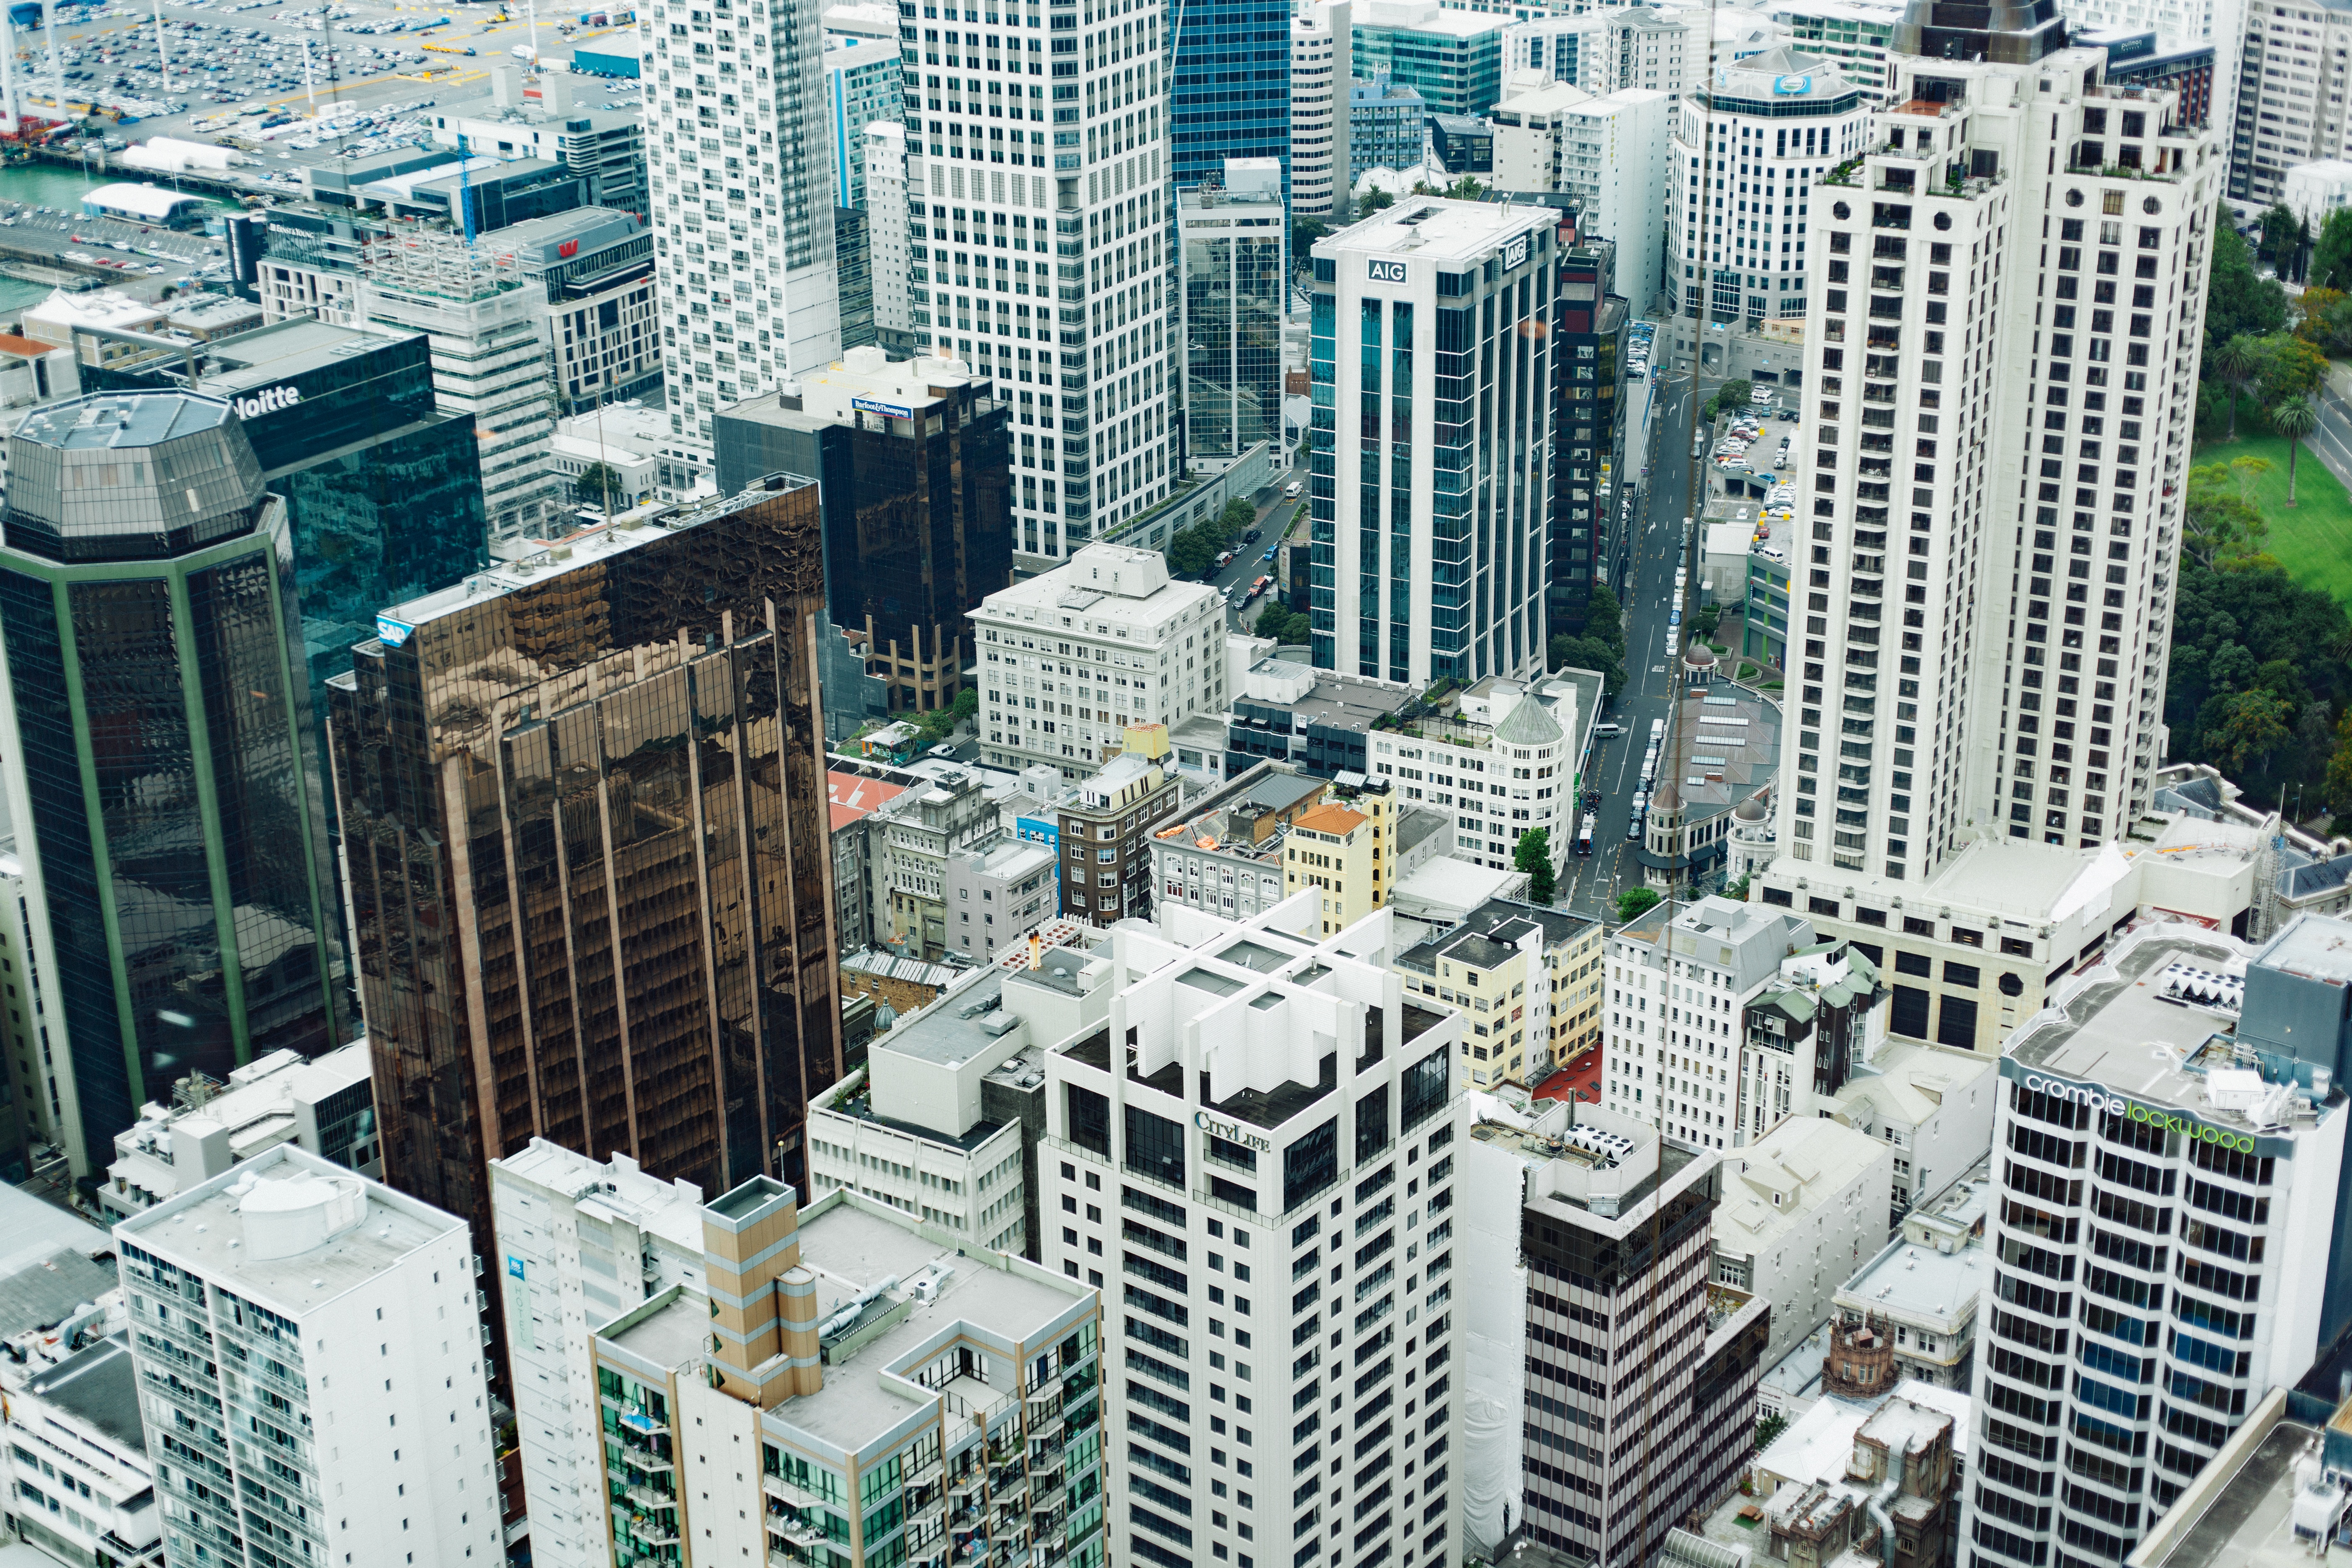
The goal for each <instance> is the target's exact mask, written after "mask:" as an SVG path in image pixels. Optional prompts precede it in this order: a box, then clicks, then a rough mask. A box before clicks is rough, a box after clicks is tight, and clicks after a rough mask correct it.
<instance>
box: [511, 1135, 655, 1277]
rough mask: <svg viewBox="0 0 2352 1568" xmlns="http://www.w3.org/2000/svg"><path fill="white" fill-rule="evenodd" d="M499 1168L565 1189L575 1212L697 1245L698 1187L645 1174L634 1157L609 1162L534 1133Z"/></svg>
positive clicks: (553, 1188)
mask: <svg viewBox="0 0 2352 1568" xmlns="http://www.w3.org/2000/svg"><path fill="white" fill-rule="evenodd" d="M494 1163H495V1164H496V1165H497V1166H498V1167H499V1169H500V1170H501V1171H504V1172H506V1173H508V1174H509V1175H513V1176H517V1177H520V1178H521V1179H522V1180H524V1181H528V1182H535V1183H537V1184H539V1185H541V1186H542V1187H545V1188H547V1189H548V1190H549V1191H551V1192H560V1193H564V1194H568V1195H570V1197H571V1198H572V1202H573V1204H575V1205H577V1206H578V1208H579V1210H580V1212H581V1213H583V1214H584V1215H592V1216H593V1217H595V1218H598V1219H602V1220H604V1221H605V1222H607V1223H608V1224H609V1223H611V1222H612V1221H614V1220H626V1221H627V1222H628V1223H629V1224H631V1225H634V1226H636V1227H637V1228H638V1229H640V1230H649V1231H652V1232H653V1233H654V1234H655V1235H656V1236H658V1237H662V1238H663V1239H664V1240H666V1241H668V1242H670V1243H672V1244H674V1245H676V1246H678V1247H685V1248H687V1249H688V1250H690V1251H694V1252H700V1251H701V1250H702V1189H701V1188H700V1187H698V1186H697V1185H696V1184H693V1183H692V1182H665V1181H659V1180H657V1179H656V1178H655V1177H652V1176H649V1175H647V1174H646V1173H645V1171H644V1170H643V1169H642V1168H640V1167H639V1165H638V1164H637V1163H636V1162H635V1160H632V1159H630V1158H629V1157H628V1156H627V1155H625V1154H616V1155H614V1157H613V1158H612V1160H611V1161H609V1162H607V1161H604V1160H592V1159H590V1158H588V1156H587V1155H585V1154H581V1153H577V1152H573V1151H572V1150H570V1149H566V1148H565V1147H563V1146H562V1144H560V1143H551V1142H548V1141H547V1140H546V1139H544V1138H533V1139H532V1140H531V1141H530V1146H529V1147H528V1148H525V1149H521V1150H519V1151H518V1152H515V1153H512V1154H509V1155H507V1156H506V1157H505V1158H504V1159H501V1160H499V1161H496V1162H494Z"/></svg>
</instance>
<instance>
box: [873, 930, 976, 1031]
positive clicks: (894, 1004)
mask: <svg viewBox="0 0 2352 1568" xmlns="http://www.w3.org/2000/svg"><path fill="white" fill-rule="evenodd" d="M968 973H971V965H970V964H962V963H931V962H929V960H927V959H920V958H904V957H901V956H899V955H898V953H895V952H878V951H877V950H876V949H874V948H870V947H868V948H860V949H859V950H858V951H857V952H853V953H850V954H849V955H848V956H846V957H845V958H844V959H843V960H842V961H841V994H842V996H843V997H844V998H845V999H846V998H848V997H851V996H871V997H872V998H873V999H874V1002H875V1005H876V1006H877V1007H887V1008H889V1009H890V1011H891V1012H892V1013H893V1014H894V1015H896V1016H898V1017H901V1018H903V1017H905V1016H907V1015H908V1014H909V1013H912V1012H914V1011H916V1010H917V1009H918V1008H922V1007H928V1006H929V1005H931V1003H932V1001H933V1000H934V999H936V998H937V997H938V995H939V994H940V992H942V991H944V990H946V989H947V988H948V987H949V986H950V985H952V984H955V983H956V982H957V981H958V980H959V979H961V978H962V977H963V976H964V975H966V974H968Z"/></svg>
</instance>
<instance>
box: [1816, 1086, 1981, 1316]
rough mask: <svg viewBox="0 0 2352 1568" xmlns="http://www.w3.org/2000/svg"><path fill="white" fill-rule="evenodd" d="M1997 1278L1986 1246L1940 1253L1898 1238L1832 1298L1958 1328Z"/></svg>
mask: <svg viewBox="0 0 2352 1568" xmlns="http://www.w3.org/2000/svg"><path fill="white" fill-rule="evenodd" d="M1831 1125H1832V1126H1833V1125H1835V1123H1832V1124H1831ZM1991 1280H1992V1255H1991V1254H1990V1253H1989V1252H1987V1251H1986V1250H1985V1249H1984V1248H1983V1247H1962V1248H1960V1249H1959V1250H1958V1251H1954V1252H1939V1251H1937V1249H1936V1248H1935V1247H1927V1246H1922V1245H1921V1244H1919V1243H1917V1242H1914V1241H1902V1240H1896V1241H1893V1242H1889V1243H1888V1244H1887V1246H1886V1247H1885V1249H1884V1250H1883V1251H1881V1252H1880V1253H1879V1255H1878V1256H1877V1257H1875V1258H1872V1259H1871V1260H1870V1261H1869V1262H1867V1263H1865V1264H1864V1265H1863V1266H1862V1267H1861V1268H1859V1269H1857V1270H1855V1272H1854V1276H1853V1279H1849V1280H1847V1281H1846V1282H1845V1283H1844V1284H1843V1285H1842V1286H1840V1287H1839V1288H1838V1291H1837V1294H1836V1295H1835V1296H1834V1297H1832V1301H1833V1302H1834V1303H1835V1304H1836V1305H1837V1306H1838V1307H1840V1308H1843V1309H1850V1310H1855V1311H1863V1312H1885V1313H1888V1314H1891V1315H1893V1316H1895V1317H1897V1318H1900V1319H1902V1320H1903V1321H1906V1322H1915V1323H1916V1322H1919V1321H1933V1322H1941V1323H1946V1324H1949V1325H1952V1326H1954V1327H1957V1326H1958V1324H1960V1323H1962V1322H1965V1321H1967V1320H1969V1318H1972V1317H1974V1316H1975V1315H1976V1310H1977V1295H1978V1292H1979V1290H1981V1289H1983V1288H1984V1287H1985V1286H1986V1285H1988V1284H1990V1283H1991Z"/></svg>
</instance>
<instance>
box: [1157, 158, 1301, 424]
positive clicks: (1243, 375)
mask: <svg viewBox="0 0 2352 1568" xmlns="http://www.w3.org/2000/svg"><path fill="white" fill-rule="evenodd" d="M1262 173H1263V174H1264V175H1265V179H1264V180H1263V184H1262V185H1261V186H1260V187H1259V188H1255V189H1243V188H1240V187H1241V186H1242V185H1243V184H1246V183H1247V172H1245V171H1244V170H1241V169H1239V168H1233V169H1230V170H1229V173H1228V177H1227V179H1226V181H1225V188H1224V189H1223V190H1218V189H1215V188H1213V187H1202V188H1200V189H1195V190H1181V191H1178V192H1177V193H1176V237H1177V243H1178V245H1179V246H1180V247H1181V249H1182V252H1183V257H1182V270H1181V281H1182V287H1183V295H1182V299H1181V308H1182V310H1183V321H1184V419H1185V432H1184V448H1185V452H1186V455H1187V456H1190V457H1193V458H1232V457H1237V456H1239V455H1240V454H1241V453H1242V452H1244V451H1245V450H1247V449H1248V448H1249V447H1252V446H1253V445H1255V444H1256V443H1257V442H1260V441H1273V442H1276V443H1277V444H1278V443H1279V442H1280V440H1281V437H1282V291H1283V287H1284V268H1283V264H1282V253H1283V249H1284V239H1285V226H1284V220H1283V208H1282V186H1281V181H1280V179H1279V177H1278V176H1279V174H1280V171H1279V170H1277V169H1276V168H1274V167H1273V166H1271V165H1270V164H1267V165H1264V166H1263V167H1262Z"/></svg>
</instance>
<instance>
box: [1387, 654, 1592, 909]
mask: <svg viewBox="0 0 2352 1568" xmlns="http://www.w3.org/2000/svg"><path fill="white" fill-rule="evenodd" d="M1579 695H1580V693H1579V691H1578V689H1577V687H1576V686H1575V684H1574V683H1573V682H1572V681H1569V680H1564V679H1563V680H1553V681H1548V682H1544V683H1542V684H1540V685H1538V684H1535V683H1531V682H1524V681H1517V680H1487V681H1482V682H1480V683H1479V684H1478V685H1476V686H1475V687H1473V688H1471V689H1470V690H1469V691H1467V692H1465V693H1464V694H1463V696H1462V698H1461V699H1460V700H1458V701H1457V702H1456V704H1455V705H1454V711H1452V712H1450V713H1443V712H1441V713H1437V714H1433V715H1431V716H1430V717H1428V718H1426V719H1423V720H1422V721H1419V722H1418V723H1417V724H1413V725H1410V726H1405V727H1401V728H1399V729H1398V730H1397V731H1395V732H1394V733H1393V734H1388V733H1382V734H1380V735H1376V736H1374V737H1372V738H1371V741H1370V746H1369V748H1368V750H1369V752H1370V756H1369V758H1368V759H1367V766H1366V770H1365V771H1366V772H1368V773H1370V775H1371V776H1372V777H1373V778H1375V779H1377V780H1381V781H1388V780H1393V781H1395V783H1396V785H1397V788H1398V790H1399V791H1400V793H1401V795H1402V799H1403V800H1404V801H1405V802H1406V803H1408V804H1416V805H1429V806H1431V807H1433V808H1436V809H1439V810H1442V811H1444V812H1445V813H1447V814H1450V815H1451V816H1453V818H1454V822H1453V828H1454V834H1453V839H1452V843H1451V846H1450V847H1449V849H1448V853H1449V854H1451V855H1452V856H1453V857H1454V858H1456V859H1462V860H1467V861H1469V862H1471V863H1472V864H1473V865H1477V866H1486V867H1491V868H1496V869H1498V870H1501V869H1508V868H1510V867H1511V865H1512V863H1513V862H1514V860H1516V859H1517V855H1518V847H1519V840H1520V838H1521V837H1523V836H1524V835H1526V834H1528V833H1533V832H1542V833H1543V834H1545V835H1546V836H1547V839H1546V842H1547V844H1548V853H1549V856H1550V858H1551V863H1552V868H1553V869H1554V871H1555V872H1557V871H1559V870H1563V869H1565V868H1566V867H1567V865H1568V861H1569V858H1570V856H1571V855H1572V854H1573V853H1574V849H1575V846H1574V843H1573V840H1574V838H1575V832H1574V828H1575V826H1576V812H1575V806H1576V799H1577V795H1578V785H1577V768H1576V764H1577V760H1578V758H1579V757H1580V755H1581V754H1582V747H1581V746H1580V745H1578V744H1574V743H1571V742H1570V741H1569V738H1568V737H1569V736H1570V734H1571V733H1573V734H1577V735H1581V734H1582V733H1583V732H1584V730H1585V728H1586V727H1587V726H1588V725H1589V724H1590V723H1591V712H1590V710H1587V711H1585V712H1583V713H1580V712H1579V711H1578V709H1579V707H1580V703H1579V701H1578V697H1579ZM1595 695H1597V693H1595Z"/></svg>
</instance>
